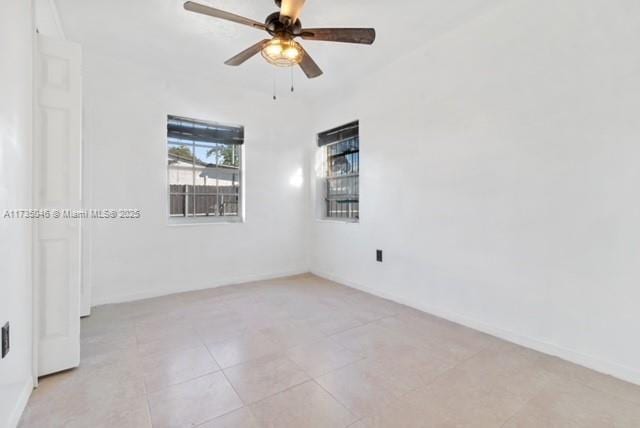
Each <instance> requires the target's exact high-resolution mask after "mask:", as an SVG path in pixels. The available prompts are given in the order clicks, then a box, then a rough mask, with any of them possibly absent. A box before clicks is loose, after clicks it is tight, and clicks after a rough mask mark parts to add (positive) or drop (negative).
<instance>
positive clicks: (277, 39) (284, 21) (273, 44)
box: [184, 0, 376, 79]
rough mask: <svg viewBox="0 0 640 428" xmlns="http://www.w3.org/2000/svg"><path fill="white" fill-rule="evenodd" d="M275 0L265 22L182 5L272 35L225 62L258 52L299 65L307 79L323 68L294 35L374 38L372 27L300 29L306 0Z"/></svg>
mask: <svg viewBox="0 0 640 428" xmlns="http://www.w3.org/2000/svg"><path fill="white" fill-rule="evenodd" d="M275 2H276V5H277V6H278V7H279V8H280V12H274V13H272V14H271V15H269V16H267V19H266V20H265V22H264V24H263V23H261V22H258V21H254V20H253V19H249V18H245V17H243V16H239V15H235V14H233V13H229V12H225V11H223V10H220V9H215V8H213V7H210V6H205V5H203V4H200V3H196V2H192V1H188V2H186V3H185V4H184V8H185V9H186V10H188V11H191V12H195V13H200V14H203V15H208V16H212V17H214V18H220V19H225V20H227V21H232V22H236V23H238V24H244V25H247V26H249V27H253V28H256V29H258V30H264V31H266V32H267V33H269V35H270V36H271V39H264V40H261V41H260V42H258V43H256V44H255V45H253V46H251V47H250V48H248V49H246V50H244V51H242V52H240V53H239V54H238V55H236V56H234V57H233V58H230V59H229V60H227V61H226V62H225V64H227V65H233V66H238V65H241V64H243V63H244V62H245V61H247V60H248V59H249V58H252V57H253V56H255V55H257V54H258V53H259V52H261V53H262V56H263V57H264V59H266V60H267V62H269V63H270V64H273V65H276V66H279V67H293V66H295V65H300V68H302V71H304V73H305V74H306V75H307V77H308V78H309V79H313V78H314V77H318V76H320V75H321V74H322V70H321V69H320V67H318V64H316V63H315V61H314V60H313V59H312V58H311V57H310V56H309V54H308V53H307V51H305V50H304V48H303V47H302V46H301V45H300V43H298V42H296V41H295V38H297V37H301V38H303V39H304V40H320V41H326V42H342V43H360V44H365V45H370V44H373V42H374V41H375V39H376V30H374V29H373V28H302V23H301V22H300V19H298V18H299V16H300V13H301V12H302V8H303V7H304V3H305V0H275Z"/></svg>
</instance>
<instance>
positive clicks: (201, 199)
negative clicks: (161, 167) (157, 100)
mask: <svg viewBox="0 0 640 428" xmlns="http://www.w3.org/2000/svg"><path fill="white" fill-rule="evenodd" d="M243 143H244V128H243V127H241V126H230V125H221V124H219V123H214V122H205V121H201V120H195V119H188V118H184V117H178V116H169V117H168V119H167V159H168V161H167V165H168V166H167V168H168V177H169V189H168V192H169V216H170V217H172V218H180V217H182V218H188V219H196V218H209V219H214V218H225V219H234V218H235V219H240V217H241V213H242V210H241V206H240V204H241V194H240V192H241V180H242V145H243Z"/></svg>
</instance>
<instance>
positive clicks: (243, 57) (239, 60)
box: [225, 39, 269, 66]
mask: <svg viewBox="0 0 640 428" xmlns="http://www.w3.org/2000/svg"><path fill="white" fill-rule="evenodd" d="M268 41H269V39H264V40H261V41H259V42H258V43H256V44H255V45H253V46H251V47H250V48H248V49H245V50H243V51H242V52H240V53H239V54H238V55H236V56H234V57H233V58H229V59H228V60H226V61H225V64H227V65H233V66H238V65H241V64H243V63H244V62H245V61H247V60H248V59H249V58H251V57H253V56H254V55H257V54H258V53H259V52H260V51H261V50H262V46H264V44H265V43H267V42H268Z"/></svg>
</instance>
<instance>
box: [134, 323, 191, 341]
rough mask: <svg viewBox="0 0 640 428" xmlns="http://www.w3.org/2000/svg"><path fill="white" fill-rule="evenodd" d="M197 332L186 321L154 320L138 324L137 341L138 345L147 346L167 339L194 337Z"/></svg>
mask: <svg viewBox="0 0 640 428" xmlns="http://www.w3.org/2000/svg"><path fill="white" fill-rule="evenodd" d="M194 333H195V331H194V330H193V328H192V327H191V324H190V323H189V322H188V321H186V320H179V321H173V320H165V319H162V320H153V321H147V322H142V323H136V339H137V341H138V344H146V343H150V342H156V341H158V340H162V339H164V338H165V337H172V336H179V335H189V334H191V335H193V334H194Z"/></svg>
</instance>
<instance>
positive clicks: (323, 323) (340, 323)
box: [312, 311, 363, 335]
mask: <svg viewBox="0 0 640 428" xmlns="http://www.w3.org/2000/svg"><path fill="white" fill-rule="evenodd" d="M312 322H313V323H314V325H315V326H316V328H318V329H319V330H320V331H322V332H323V333H324V334H326V335H333V334H336V333H340V332H343V331H345V330H349V329H352V328H354V327H358V326H361V325H362V324H363V323H362V322H360V321H358V320H357V319H355V318H354V317H352V316H349V315H347V314H345V313H340V312H337V311H336V312H334V313H330V314H328V315H322V316H318V317H316V318H315V319H314V320H313V321H312Z"/></svg>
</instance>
